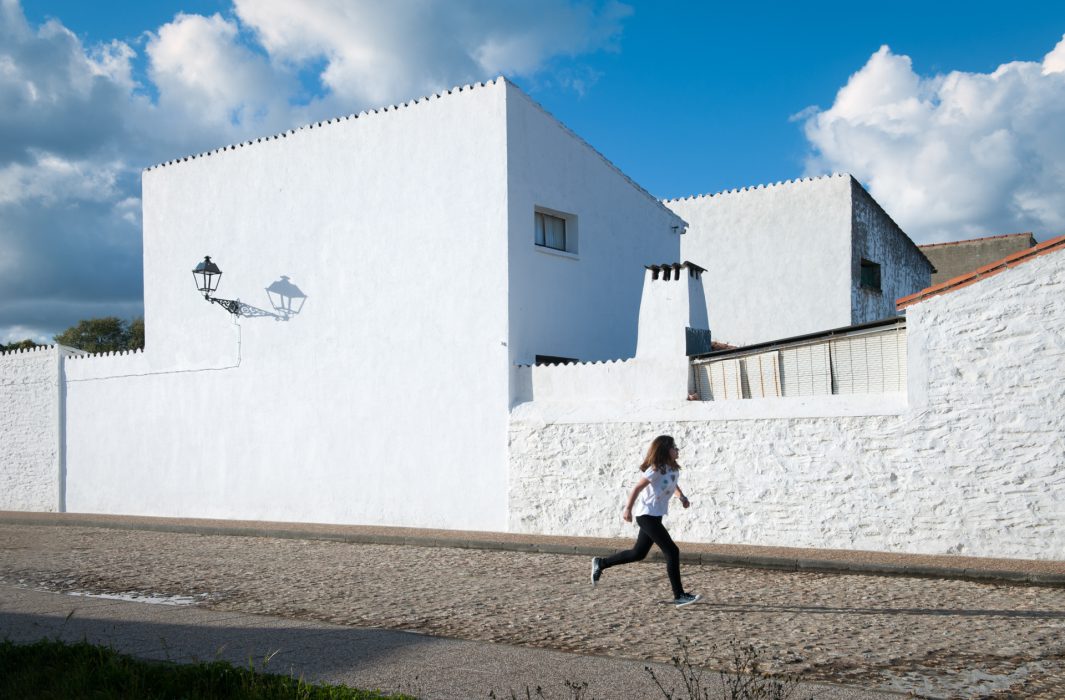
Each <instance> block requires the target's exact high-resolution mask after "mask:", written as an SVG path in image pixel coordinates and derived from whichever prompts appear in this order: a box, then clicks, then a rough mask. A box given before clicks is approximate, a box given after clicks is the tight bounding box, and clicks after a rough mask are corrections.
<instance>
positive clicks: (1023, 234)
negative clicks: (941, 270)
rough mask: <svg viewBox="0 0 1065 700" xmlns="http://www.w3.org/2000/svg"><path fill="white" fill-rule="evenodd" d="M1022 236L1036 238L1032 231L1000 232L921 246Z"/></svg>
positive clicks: (936, 246)
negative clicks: (993, 234)
mask: <svg viewBox="0 0 1065 700" xmlns="http://www.w3.org/2000/svg"><path fill="white" fill-rule="evenodd" d="M1020 236H1028V237H1029V238H1031V239H1032V240H1033V241H1034V240H1035V234H1034V233H1032V232H1031V231H1022V232H1020V233H1000V234H998V235H997V236H980V237H978V238H963V239H961V240H960V241H943V242H942V243H925V244H924V245H922V246H918V247H920V248H941V247H943V246H948V245H959V244H961V243H979V242H981V241H994V240H1000V239H1003V238H1019V237H1020Z"/></svg>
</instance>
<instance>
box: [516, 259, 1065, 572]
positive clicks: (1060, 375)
mask: <svg viewBox="0 0 1065 700" xmlns="http://www.w3.org/2000/svg"><path fill="white" fill-rule="evenodd" d="M907 316H908V320H907V325H908V327H909V332H908V335H909V340H908V343H909V363H910V371H909V381H910V385H909V390H908V395H907V396H906V397H905V398H904V397H901V396H899V395H886V396H881V397H874V396H865V397H861V396H827V397H810V398H806V399H802V400H799V401H798V403H793V400H792V399H776V400H747V401H733V402H723V403H721V404H719V405H716V406H715V405H713V404H709V403H701V402H700V403H699V404H698V405H695V404H696V402H684V403H682V402H677V403H675V404H674V406H673V407H672V408H669V407H663V406H647V405H641V404H631V405H629V406H627V407H623V406H621V405H615V406H613V407H607V406H605V405H603V404H602V403H599V404H593V403H589V402H584V403H583V404H581V403H578V402H554V403H545V404H540V403H539V402H537V403H535V404H526V405H523V406H519V407H518V408H517V409H516V410H515V411H514V412H513V414H512V422H511V442H510V446H511V460H510V495H511V500H510V528H511V530H513V531H517V532H547V533H555V534H572V535H589V536H618V535H628V534H633V529H632V526H631V525H627V524H625V523H623V522H622V521H621V518H620V512H621V506H622V504H623V499H624V497H625V495H626V493H627V491H628V489H630V488H631V486H632V484H633V482H634V481H635V478H636V466H637V465H638V463H639V461H640V459H641V457H642V455H643V452H644V451H645V450H646V448H647V445H648V444H649V442H650V441H651V439H652V438H654V437H655V436H656V435H659V434H663V433H666V434H671V435H673V436H674V437H675V438H676V439H677V441H678V443H679V444H680V446H681V448H682V452H681V463H682V464H683V465H684V466H685V470H684V473H683V475H682V477H681V482H682V485H683V487H684V489H685V492H686V493H687V494H688V495H689V496H690V497H691V499H692V508H691V509H690V510H687V511H684V510H683V509H680V508H676V509H675V510H674V511H673V514H672V515H671V516H670V519H669V520H670V522H669V525H670V528H671V530H672V532H673V534H674V536H675V537H676V538H677V539H680V540H688V541H705V542H722V543H742V544H756V545H786V546H793V547H818V548H846V549H867V550H877V551H898V552H910V553H927V554H951V553H954V554H966V555H976V556H997V557H1015V558H1033V559H1065V536H1063V535H1062V534H1061V528H1060V522H1061V519H1062V517H1063V516H1065V508H1063V507H1062V505H1061V504H1062V502H1063V497H1065V418H1063V416H1065V398H1063V396H1062V390H1061V386H1062V380H1063V379H1065V370H1063V367H1065V253H1060V252H1059V253H1052V254H1049V255H1045V256H1043V257H1040V258H1036V259H1034V260H1032V261H1030V262H1028V263H1026V264H1024V265H1021V266H1018V267H1016V268H1014V269H1011V270H1007V271H1005V272H1003V273H1002V274H999V275H997V276H995V277H992V278H989V279H987V280H984V281H981V282H980V283H978V284H975V285H970V286H969V287H966V288H963V289H959V290H956V291H954V292H952V293H950V294H946V295H943V296H940V297H933V298H930V299H927V300H925V301H923V302H921V303H919V304H917V305H915V306H913V307H911V308H910V309H909V310H908V311H907ZM804 414H805V415H804Z"/></svg>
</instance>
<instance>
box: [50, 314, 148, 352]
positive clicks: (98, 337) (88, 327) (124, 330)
mask: <svg viewBox="0 0 1065 700" xmlns="http://www.w3.org/2000/svg"><path fill="white" fill-rule="evenodd" d="M55 341H56V342H57V343H59V344H60V345H67V346H69V347H72V348H77V349H79V350H84V351H85V352H115V351H117V350H136V349H140V348H143V347H144V319H142V318H136V319H133V320H132V321H129V322H126V321H123V320H122V319H120V318H118V317H116V316H105V317H104V318H90V319H86V320H83V321H78V323H77V325H74V326H71V327H70V328H68V329H66V330H65V331H63V332H62V333H59V334H58V335H56V336H55Z"/></svg>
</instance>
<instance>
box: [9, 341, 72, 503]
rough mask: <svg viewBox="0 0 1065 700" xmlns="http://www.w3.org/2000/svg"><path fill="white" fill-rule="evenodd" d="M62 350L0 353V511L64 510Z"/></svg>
mask: <svg viewBox="0 0 1065 700" xmlns="http://www.w3.org/2000/svg"><path fill="white" fill-rule="evenodd" d="M60 352H61V351H60V350H59V348H57V347H40V348H34V349H31V350H21V351H13V352H8V353H0V406H2V407H3V410H0V510H36V511H56V510H59V509H60V508H61V497H62V494H61V493H60V488H59V487H60V478H59V469H60V461H59V455H60V434H59V418H60V406H61V403H62V401H61V395H60V382H59V377H60V374H61V371H62V370H61V362H62V361H61V359H60Z"/></svg>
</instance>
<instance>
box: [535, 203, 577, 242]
mask: <svg viewBox="0 0 1065 700" xmlns="http://www.w3.org/2000/svg"><path fill="white" fill-rule="evenodd" d="M536 245H542V246H544V247H545V248H554V249H555V250H569V248H567V247H566V220H565V219H563V218H562V217H560V216H552V215H551V214H545V213H544V212H542V211H538V212H536Z"/></svg>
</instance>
